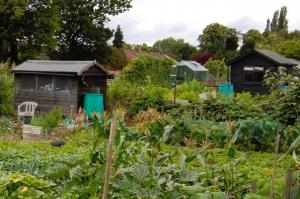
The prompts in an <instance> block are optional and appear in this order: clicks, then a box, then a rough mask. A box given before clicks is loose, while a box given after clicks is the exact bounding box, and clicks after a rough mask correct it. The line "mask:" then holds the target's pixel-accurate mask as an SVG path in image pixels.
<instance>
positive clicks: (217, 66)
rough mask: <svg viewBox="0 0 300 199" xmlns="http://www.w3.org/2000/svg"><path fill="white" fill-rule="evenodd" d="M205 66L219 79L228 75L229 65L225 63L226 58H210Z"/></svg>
mask: <svg viewBox="0 0 300 199" xmlns="http://www.w3.org/2000/svg"><path fill="white" fill-rule="evenodd" d="M204 66H205V67H206V68H207V69H208V70H209V73H210V74H211V75H213V76H214V77H215V78H217V79H222V78H226V77H227V71H228V67H227V66H226V64H225V61H224V59H223V60H218V59H215V60H213V59H210V60H208V61H207V62H206V63H205V64H204Z"/></svg>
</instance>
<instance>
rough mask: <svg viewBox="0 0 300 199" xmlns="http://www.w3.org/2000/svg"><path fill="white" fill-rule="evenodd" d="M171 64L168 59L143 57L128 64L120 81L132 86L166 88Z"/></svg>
mask: <svg viewBox="0 0 300 199" xmlns="http://www.w3.org/2000/svg"><path fill="white" fill-rule="evenodd" d="M173 64H174V63H173V61H172V60H171V59H169V58H158V57H154V56H151V55H143V56H140V57H138V58H137V59H135V60H133V61H132V62H130V63H129V65H128V66H127V67H126V68H125V69H124V70H123V72H122V75H121V79H122V80H124V81H126V82H129V83H130V84H131V85H132V86H133V85H136V86H144V85H154V86H168V85H169V82H170V75H171V73H172V65H173Z"/></svg>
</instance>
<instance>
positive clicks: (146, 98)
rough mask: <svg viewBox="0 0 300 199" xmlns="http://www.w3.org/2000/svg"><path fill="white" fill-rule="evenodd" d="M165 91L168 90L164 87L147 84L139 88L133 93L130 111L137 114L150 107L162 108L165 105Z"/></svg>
mask: <svg viewBox="0 0 300 199" xmlns="http://www.w3.org/2000/svg"><path fill="white" fill-rule="evenodd" d="M165 92H166V90H165V89H164V88H162V87H155V86H146V87H144V88H141V87H140V88H138V89H137V90H136V92H135V93H131V96H132V99H131V101H130V108H129V113H130V114H131V115H135V114H136V113H138V112H139V111H143V110H147V109H149V108H154V109H157V110H160V109H161V107H163V106H164V105H165V99H164V93H165Z"/></svg>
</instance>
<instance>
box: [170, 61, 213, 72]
mask: <svg viewBox="0 0 300 199" xmlns="http://www.w3.org/2000/svg"><path fill="white" fill-rule="evenodd" d="M176 65H177V66H187V67H189V68H190V69H191V70H192V71H200V72H201V71H202V72H208V69H207V68H205V67H204V66H202V65H201V64H199V63H198V62H195V61H186V60H182V61H180V62H179V63H177V64H176Z"/></svg>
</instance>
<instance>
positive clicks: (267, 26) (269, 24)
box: [263, 18, 271, 36]
mask: <svg viewBox="0 0 300 199" xmlns="http://www.w3.org/2000/svg"><path fill="white" fill-rule="evenodd" d="M270 32H271V22H270V19H269V18H268V19H267V24H266V28H265V31H264V33H263V35H264V36H268V35H269V33H270Z"/></svg>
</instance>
